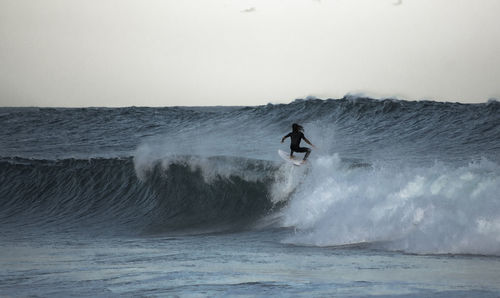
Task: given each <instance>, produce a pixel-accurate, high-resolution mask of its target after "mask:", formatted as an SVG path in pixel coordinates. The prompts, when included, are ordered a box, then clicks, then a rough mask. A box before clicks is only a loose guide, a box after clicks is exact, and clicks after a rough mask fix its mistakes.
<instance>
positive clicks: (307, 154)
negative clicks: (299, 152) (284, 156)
mask: <svg viewBox="0 0 500 298" xmlns="http://www.w3.org/2000/svg"><path fill="white" fill-rule="evenodd" d="M305 149H307V151H306V155H304V161H306V159H307V157H308V156H309V154H311V149H309V148H305Z"/></svg>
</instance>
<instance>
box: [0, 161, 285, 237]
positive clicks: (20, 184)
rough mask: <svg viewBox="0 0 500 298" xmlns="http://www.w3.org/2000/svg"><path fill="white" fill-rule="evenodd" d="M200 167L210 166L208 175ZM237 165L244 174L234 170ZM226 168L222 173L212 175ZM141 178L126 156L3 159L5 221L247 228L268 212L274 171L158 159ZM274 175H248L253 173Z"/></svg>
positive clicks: (146, 229)
mask: <svg viewBox="0 0 500 298" xmlns="http://www.w3.org/2000/svg"><path fill="white" fill-rule="evenodd" d="M201 163H204V164H206V165H208V166H210V167H211V169H212V171H211V173H210V174H209V175H210V176H207V175H204V173H203V172H202V171H203V168H202V167H201ZM235 163H237V165H238V166H237V168H238V169H242V168H243V169H245V170H246V172H245V176H246V177H244V176H243V174H242V172H237V171H234V169H230V168H231V165H232V164H235ZM216 165H217V166H219V167H222V168H225V169H226V171H225V172H224V173H222V172H220V171H217V170H213V167H214V166H216ZM151 166H152V168H150V169H148V170H143V172H142V174H141V179H139V178H138V176H137V175H136V172H135V169H134V164H133V161H132V159H131V158H128V159H119V158H114V159H89V160H76V159H65V160H57V161H49V160H26V159H19V158H13V159H4V160H2V161H0V177H1V181H0V183H1V185H2V188H1V193H0V196H1V198H2V201H1V204H0V210H1V211H0V224H1V225H2V226H3V227H4V228H5V227H10V229H11V231H13V232H14V231H15V230H16V229H17V228H26V229H29V228H36V229H38V228H43V227H45V228H49V229H57V230H62V231H71V230H75V229H84V230H87V231H91V232H96V231H103V230H104V232H117V231H119V232H126V233H158V232H164V231H172V230H178V229H183V230H185V229H193V228H198V229H199V228H201V227H203V228H204V229H205V230H214V229H216V228H217V229H224V230H227V229H228V228H231V229H233V228H235V226H244V225H246V224H248V223H249V222H252V221H253V220H255V219H256V218H258V217H262V216H264V215H266V214H267V213H268V212H269V211H270V210H271V209H272V208H273V207H274V206H275V205H276V204H274V203H273V202H272V201H271V200H270V185H271V184H272V179H273V178H272V177H273V175H272V172H273V168H272V167H270V165H269V164H268V163H266V162H262V161H254V160H248V159H238V160H235V159H234V158H210V159H204V158H199V157H184V158H177V159H176V160H171V161H169V162H168V163H165V161H163V162H155V163H154V164H151ZM261 170H263V171H264V172H267V173H269V175H268V176H266V175H263V176H262V175H261V176H260V177H258V178H255V179H252V178H248V175H249V172H251V171H261Z"/></svg>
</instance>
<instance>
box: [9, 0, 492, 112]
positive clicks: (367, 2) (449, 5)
mask: <svg viewBox="0 0 500 298" xmlns="http://www.w3.org/2000/svg"><path fill="white" fill-rule="evenodd" d="M499 13H500V0H402V1H401V0H321V1H318V0H210V1H208V0H199V1H194V0H183V1H180V0H43V1H41V0H0V106H130V105H136V106H172V105H259V104H266V103H268V102H272V103H286V102H290V101H292V100H294V99H295V98H303V97H306V96H317V97H320V98H328V97H331V98H339V97H342V96H344V95H345V94H347V93H364V94H367V95H371V96H374V97H378V98H384V97H397V98H400V99H407V100H419V99H430V100H436V101H459V102H485V101H487V100H488V99H489V98H492V97H497V98H498V97H500V24H499V21H498V19H499V17H498V14H499Z"/></svg>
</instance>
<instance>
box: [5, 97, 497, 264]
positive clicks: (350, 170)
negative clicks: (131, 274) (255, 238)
mask: <svg viewBox="0 0 500 298" xmlns="http://www.w3.org/2000/svg"><path fill="white" fill-rule="evenodd" d="M294 122H297V123H300V124H302V125H303V126H304V127H305V134H306V136H307V137H308V139H310V140H311V141H312V142H313V143H314V144H315V145H316V146H317V147H318V149H317V150H314V151H313V153H312V154H311V157H310V158H311V159H310V162H309V164H308V166H306V167H292V166H290V165H287V164H285V163H283V161H282V160H281V159H280V158H279V157H278V155H277V154H276V151H277V150H278V149H282V150H286V149H287V147H288V144H280V142H279V140H280V139H281V137H282V136H283V135H285V134H286V133H288V132H289V131H290V126H291V124H292V123H294ZM0 125H1V126H2V130H0V140H1V145H0V224H1V225H2V227H1V229H2V230H3V231H5V233H9V232H11V233H14V231H15V230H16V229H18V228H20V227H21V228H23V229H34V230H37V229H43V230H50V229H54V230H61V229H62V230H68V231H83V230H85V231H89V232H91V233H96V232H108V231H109V232H120V233H133V234H134V233H135V234H141V233H162V232H166V231H169V232H171V231H179V230H183V231H185V230H196V231H201V230H206V231H213V230H221V229H223V230H227V229H240V228H243V227H245V228H248V227H252V226H255V225H261V224H262V222H267V220H270V221H272V222H273V223H274V224H275V225H276V224H277V225H278V226H283V227H293V228H294V229H295V230H296V231H297V232H296V234H294V236H293V237H290V238H289V239H286V241H287V242H290V243H293V244H300V245H319V246H325V245H345V244H356V243H372V244H373V245H377V246H381V247H383V248H385V249H393V250H403V251H407V252H417V253H474V254H494V255H500V237H499V235H500V216H499V215H498V214H499V212H498V211H499V210H500V205H499V204H500V203H499V201H500V199H499V197H498V193H500V192H499V191H500V189H499V185H500V180H499V179H500V178H499V177H500V167H499V164H500V104H499V103H498V102H496V101H490V102H488V103H483V104H458V103H439V102H431V101H421V102H407V101H400V100H373V99H369V98H356V97H346V98H343V99H339V100H319V99H308V100H296V101H294V102H292V103H290V104H280V105H272V104H269V105H266V106H257V107H194V108H187V107H174V108H137V107H130V108H113V109H107V108H84V109H45V108H0Z"/></svg>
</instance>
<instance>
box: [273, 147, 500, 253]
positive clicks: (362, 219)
mask: <svg viewBox="0 0 500 298" xmlns="http://www.w3.org/2000/svg"><path fill="white" fill-rule="evenodd" d="M311 162H312V167H311V169H310V170H311V171H310V173H309V175H307V177H305V181H304V183H302V184H300V185H299V186H298V189H297V190H296V192H295V193H294V194H293V197H292V199H291V201H290V203H289V206H288V207H287V208H286V209H285V210H283V217H282V224H283V226H287V227H295V228H296V230H297V232H296V234H295V235H294V236H292V237H290V238H289V239H287V240H286V241H285V242H289V243H294V244H303V245H318V246H330V245H344V244H353V243H364V242H381V243H385V244H384V245H385V246H386V247H387V248H389V249H394V250H404V251H407V252H414V253H472V254H494V255H500V212H499V211H500V195H499V194H500V167H499V166H498V165H497V164H495V163H493V162H490V161H488V160H481V161H479V162H474V163H471V164H469V165H468V166H464V167H451V166H449V165H445V164H442V163H438V162H436V163H435V164H434V165H433V166H430V167H421V168H413V167H407V168H400V167H398V168H396V167H391V166H387V165H374V166H373V167H372V168H355V169H349V168H348V166H347V165H345V164H342V163H341V162H340V160H339V158H338V156H336V155H333V156H323V157H319V158H317V159H313V160H312V161H311Z"/></svg>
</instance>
